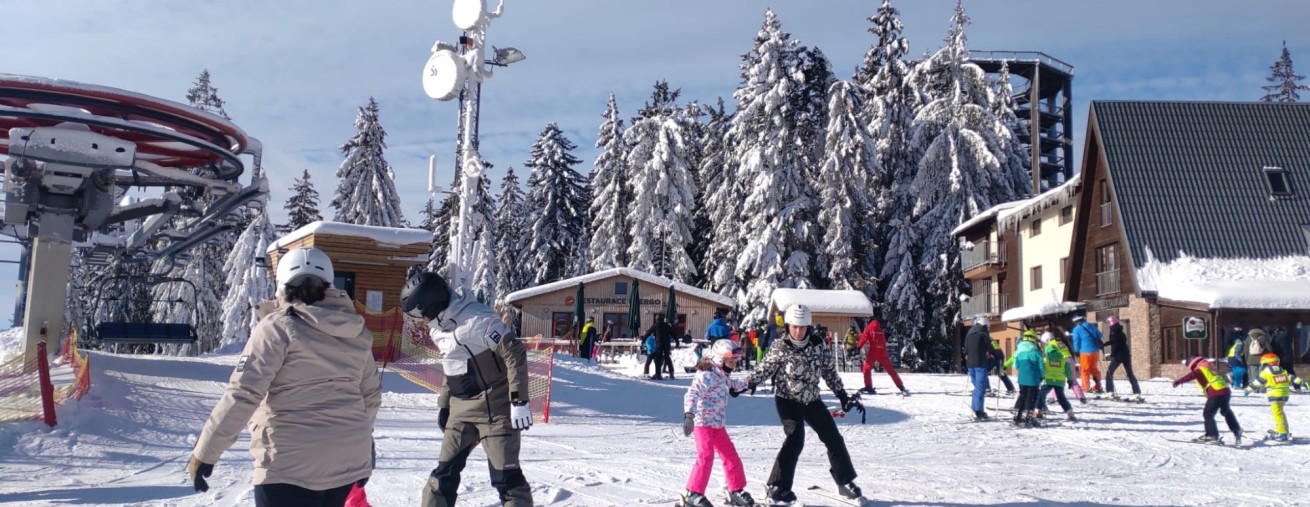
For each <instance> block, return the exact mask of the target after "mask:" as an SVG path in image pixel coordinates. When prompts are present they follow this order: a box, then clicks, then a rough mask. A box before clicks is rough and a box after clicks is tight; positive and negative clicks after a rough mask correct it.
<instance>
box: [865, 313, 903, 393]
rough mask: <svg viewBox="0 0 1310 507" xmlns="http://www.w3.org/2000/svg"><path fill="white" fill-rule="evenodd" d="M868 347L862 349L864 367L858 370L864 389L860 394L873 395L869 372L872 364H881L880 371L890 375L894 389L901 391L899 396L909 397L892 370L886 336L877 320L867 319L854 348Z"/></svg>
mask: <svg viewBox="0 0 1310 507" xmlns="http://www.w3.org/2000/svg"><path fill="white" fill-rule="evenodd" d="M855 347H856V348H859V347H868V348H866V349H864V365H863V366H861V367H860V370H862V371H863V372H864V389H860V392H863V393H869V394H873V392H874V391H873V379H872V376H871V375H870V373H869V372H872V371H873V363H874V362H878V363H881V364H882V369H883V370H885V371H886V372H887V374H888V375H891V377H892V382H895V383H896V388H897V389H900V390H901V394H903V395H905V396H909V395H910V391H908V390H906V389H905V384H902V383H901V377H900V376H899V375H897V374H896V369H894V368H892V359H891V357H890V356H888V355H887V335H886V333H883V332H882V324H879V323H878V320H877V319H869V325H868V326H865V327H864V332H863V333H860V343H859V344H858V345H856V346H855Z"/></svg>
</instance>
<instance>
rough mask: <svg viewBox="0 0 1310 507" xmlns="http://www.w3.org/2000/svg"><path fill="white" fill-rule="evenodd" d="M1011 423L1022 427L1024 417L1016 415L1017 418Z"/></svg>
mask: <svg viewBox="0 0 1310 507" xmlns="http://www.w3.org/2000/svg"><path fill="white" fill-rule="evenodd" d="M1011 423H1012V424H1014V425H1015V426H1019V427H1022V426H1023V425H1024V419H1023V416H1022V415H1015V416H1014V420H1013V421H1012V422H1011Z"/></svg>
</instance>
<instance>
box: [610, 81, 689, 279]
mask: <svg viewBox="0 0 1310 507" xmlns="http://www.w3.org/2000/svg"><path fill="white" fill-rule="evenodd" d="M677 95H678V91H673V92H669V90H668V83H667V82H663V81H661V82H658V83H656V85H655V91H654V92H653V93H652V95H651V103H650V104H647V107H646V108H645V109H644V110H643V111H642V115H641V117H640V118H638V119H635V120H633V124H632V128H630V129H628V131H627V132H626V133H624V144H625V145H627V146H628V150H629V151H628V153H627V156H626V161H625V163H626V165H627V167H628V171H629V178H630V181H631V182H632V202H631V204H630V206H629V207H628V209H627V210H626V211H627V212H628V215H627V217H626V221H627V224H628V235H629V237H630V238H631V243H630V244H629V245H628V250H627V254H628V259H629V261H628V266H629V267H632V268H635V269H638V270H641V271H645V272H648V273H654V274H657V275H660V276H664V277H667V278H670V279H672V280H674V281H678V282H688V281H691V280H692V277H694V276H695V275H696V266H695V265H694V264H693V263H692V262H691V257H690V256H688V255H687V246H688V245H689V244H690V243H691V240H692V238H691V224H692V220H693V218H694V217H693V216H692V213H694V212H695V209H696V203H695V187H696V186H695V182H694V181H693V180H692V163H693V160H692V159H693V153H692V148H691V147H690V146H689V143H688V142H687V138H688V137H689V133H688V131H687V123H686V120H685V116H684V112H683V111H682V110H681V109H679V108H677V107H676V106H675V105H674V104H672V99H669V100H666V99H668V98H669V97H672V98H676V97H677Z"/></svg>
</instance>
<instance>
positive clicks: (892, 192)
mask: <svg viewBox="0 0 1310 507" xmlns="http://www.w3.org/2000/svg"><path fill="white" fill-rule="evenodd" d="M869 21H870V23H872V24H873V27H871V28H870V29H869V32H870V33H872V34H873V35H874V36H875V37H877V42H875V44H874V45H873V46H872V47H871V48H870V49H869V52H868V53H867V54H866V55H865V58H864V62H863V64H862V65H861V67H860V68H859V70H857V72H856V75H855V78H854V80H855V82H857V83H859V84H860V85H861V87H862V88H863V89H864V91H865V92H866V97H867V100H865V101H864V109H863V111H862V114H861V117H862V118H863V119H864V121H865V122H867V123H868V125H869V129H870V130H871V131H872V132H873V133H874V136H875V137H876V139H877V141H876V149H875V152H876V155H877V157H878V165H877V167H880V168H881V169H882V171H883V172H882V174H881V175H878V174H874V175H870V182H871V183H870V185H871V187H872V189H873V190H872V192H871V193H872V198H873V200H874V202H873V204H874V210H873V215H872V216H870V217H868V218H869V220H868V222H869V223H870V224H871V225H870V227H869V232H868V234H869V235H870V242H871V243H872V244H874V245H883V250H881V251H878V250H874V251H872V252H870V253H871V255H872V256H873V257H872V260H871V261H870V262H869V263H868V265H867V267H866V268H865V273H866V278H870V279H872V278H877V279H878V280H879V284H878V287H877V289H876V290H873V291H871V292H872V294H871V296H872V297H873V299H874V300H875V301H879V302H881V303H883V305H884V306H883V307H882V308H883V310H884V311H883V312H881V315H882V317H883V325H884V326H887V329H888V333H887V335H888V337H889V340H890V343H892V344H900V343H903V341H902V338H904V339H909V338H910V336H911V335H910V329H909V328H910V327H913V326H917V325H918V322H920V321H921V319H917V318H915V317H914V315H913V313H905V312H907V311H910V312H912V311H911V310H909V309H908V308H905V307H906V306H907V305H908V304H909V302H911V301H917V300H918V297H917V292H916V293H915V297H914V298H908V296H907V295H906V294H905V293H904V291H905V290H906V289H907V288H909V287H913V288H914V290H915V291H917V290H918V287H919V277H918V272H917V271H915V270H913V269H908V268H911V267H912V266H914V264H915V262H916V259H917V253H916V252H912V251H911V250H913V247H914V245H917V240H915V239H913V237H914V235H913V233H912V231H910V230H909V224H908V221H907V220H905V218H907V217H909V216H910V213H911V212H912V210H913V206H914V200H913V197H912V196H911V195H910V194H909V186H910V183H911V182H913V181H914V176H915V173H917V172H918V161H917V160H916V157H915V156H914V154H913V153H912V152H911V151H910V150H909V139H910V137H909V136H910V135H909V132H910V129H911V126H912V124H913V122H914V110H913V103H914V97H915V96H916V95H917V93H916V92H915V90H914V88H913V86H912V85H911V84H910V82H909V79H908V76H909V73H910V70H909V67H908V66H907V65H906V63H905V60H904V58H905V54H906V52H907V51H909V42H908V41H906V40H905V37H904V36H902V35H901V33H902V31H903V30H904V27H903V26H902V25H901V20H900V12H899V11H898V10H897V9H896V8H894V7H892V6H891V1H890V0H883V2H882V7H880V8H879V9H878V12H877V13H876V14H875V15H874V16H873V17H871V18H869ZM898 217H899V218H898ZM892 224H895V225H892ZM906 255H910V256H911V257H912V258H909V259H904V258H903V256H906ZM895 279H898V280H899V281H895V282H894V280H895ZM893 288H894V290H893ZM897 300H902V301H905V303H894V301H897ZM914 304H917V303H914ZM892 307H899V308H901V310H899V311H897V310H891V311H887V310H890V309H891V308H892Z"/></svg>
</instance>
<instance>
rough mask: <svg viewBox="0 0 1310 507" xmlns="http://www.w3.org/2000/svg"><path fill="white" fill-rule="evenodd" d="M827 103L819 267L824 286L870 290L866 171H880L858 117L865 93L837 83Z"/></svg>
mask: <svg viewBox="0 0 1310 507" xmlns="http://www.w3.org/2000/svg"><path fill="white" fill-rule="evenodd" d="M830 95H831V97H832V98H831V99H830V101H829V102H828V111H829V115H828V117H829V122H828V126H827V129H826V130H827V139H826V140H825V142H824V157H823V161H822V165H821V166H820V168H819V174H818V181H817V187H818V189H819V191H820V194H819V199H820V201H821V202H822V203H823V205H822V206H820V207H819V225H820V229H821V230H822V232H823V241H822V242H820V245H821V246H820V249H819V255H818V257H817V259H816V260H817V262H816V265H817V267H818V269H819V271H820V273H821V275H822V277H823V280H824V282H825V283H824V285H826V286H827V287H828V288H833V289H857V290H862V291H866V293H867V291H869V290H870V285H871V283H872V280H870V279H867V278H866V273H868V269H869V268H868V267H867V266H865V265H862V264H864V263H868V262H870V261H871V260H872V258H871V252H870V250H872V247H873V245H872V244H870V243H869V242H870V240H871V238H869V232H868V227H869V225H871V224H869V223H868V222H867V217H868V216H869V215H870V214H871V212H872V208H873V203H872V199H871V198H870V191H871V186H870V182H869V180H868V178H867V176H868V175H871V174H877V173H879V172H880V169H878V167H877V163H878V162H877V160H876V158H875V155H874V142H875V141H874V139H873V135H872V133H871V132H870V131H869V129H868V125H867V124H865V123H864V122H863V121H862V120H861V119H860V112H861V110H862V102H863V97H864V93H862V92H861V91H860V90H859V85H855V84H852V83H849V82H846V81H838V82H836V83H834V84H833V85H832V91H831V92H830Z"/></svg>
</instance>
